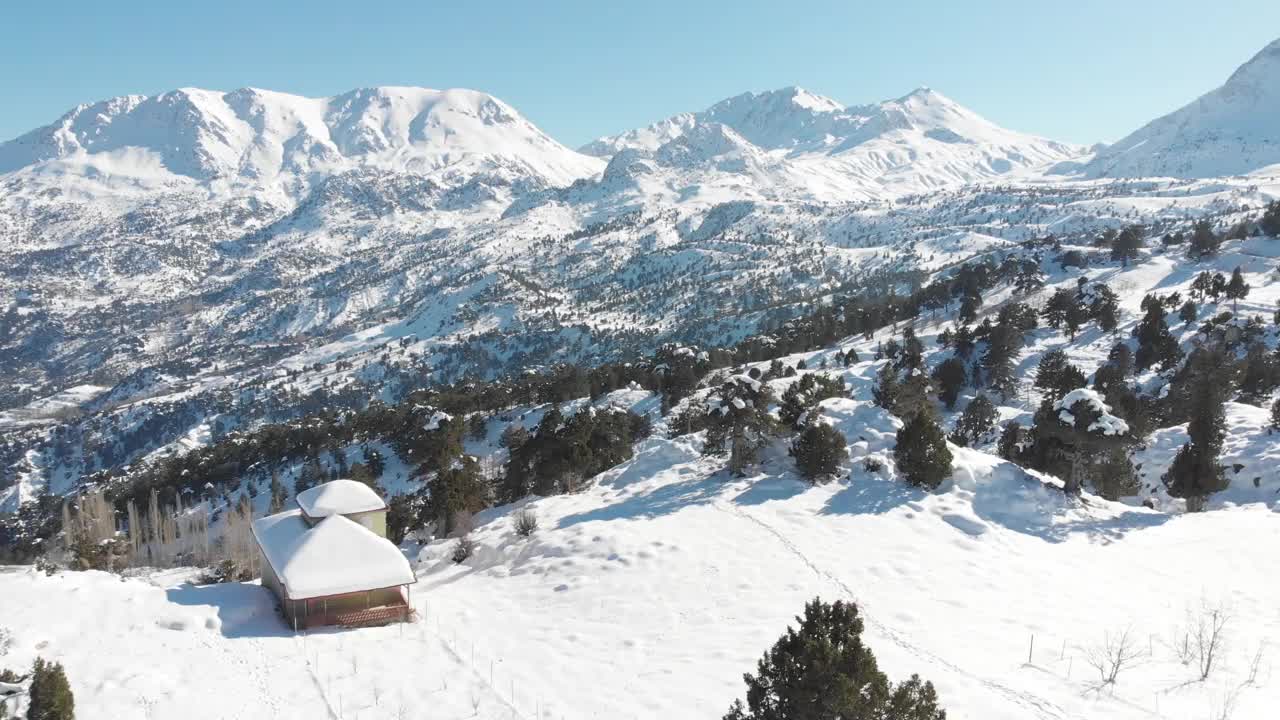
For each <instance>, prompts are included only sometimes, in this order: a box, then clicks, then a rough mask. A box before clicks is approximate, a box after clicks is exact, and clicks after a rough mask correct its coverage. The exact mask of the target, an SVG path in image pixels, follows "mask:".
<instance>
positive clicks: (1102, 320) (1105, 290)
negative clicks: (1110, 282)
mask: <svg viewBox="0 0 1280 720" xmlns="http://www.w3.org/2000/svg"><path fill="white" fill-rule="evenodd" d="M1092 293H1093V297H1092V299H1091V300H1090V302H1089V317H1091V318H1093V320H1094V321H1095V322H1097V323H1098V327H1099V328H1101V329H1102V331H1103V332H1108V333H1109V332H1115V329H1116V327H1117V326H1118V325H1119V324H1120V298H1119V296H1117V295H1116V293H1115V291H1114V290H1112V289H1111V288H1109V287H1107V286H1106V285H1102V284H1098V285H1095V286H1094V287H1093V288H1092Z"/></svg>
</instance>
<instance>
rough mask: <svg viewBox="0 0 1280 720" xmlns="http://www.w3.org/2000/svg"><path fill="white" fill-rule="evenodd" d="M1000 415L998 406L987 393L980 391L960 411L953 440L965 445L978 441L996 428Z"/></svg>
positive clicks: (952, 435)
mask: <svg viewBox="0 0 1280 720" xmlns="http://www.w3.org/2000/svg"><path fill="white" fill-rule="evenodd" d="M999 417H1000V415H999V413H998V412H997V411H996V406H995V405H993V404H992V403H991V401H990V400H988V399H987V396H986V395H984V394H982V393H978V394H977V395H976V396H975V397H974V398H973V399H972V400H970V401H969V404H968V405H966V406H965V408H964V412H963V413H960V419H958V420H956V429H955V431H954V432H952V433H951V442H953V443H955V444H957V445H962V446H965V447H968V446H969V445H972V444H974V443H976V442H977V441H978V440H980V439H981V438H982V436H984V435H986V434H987V433H989V432H991V431H992V430H993V429H995V426H996V420H997V419H999Z"/></svg>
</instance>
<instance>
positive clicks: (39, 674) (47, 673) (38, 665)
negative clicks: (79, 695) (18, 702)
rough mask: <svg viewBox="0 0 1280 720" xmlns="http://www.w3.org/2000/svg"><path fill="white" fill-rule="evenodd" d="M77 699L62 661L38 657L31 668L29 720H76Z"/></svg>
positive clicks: (28, 704)
mask: <svg viewBox="0 0 1280 720" xmlns="http://www.w3.org/2000/svg"><path fill="white" fill-rule="evenodd" d="M75 716H76V701H75V697H74V696H73V695H72V694H71V684H70V683H68V682H67V674H66V671H64V670H63V669H62V664H61V663H46V662H45V661H44V660H43V659H42V658H36V662H35V665H34V666H33V667H32V669H31V688H30V689H29V691H28V698H27V720H75Z"/></svg>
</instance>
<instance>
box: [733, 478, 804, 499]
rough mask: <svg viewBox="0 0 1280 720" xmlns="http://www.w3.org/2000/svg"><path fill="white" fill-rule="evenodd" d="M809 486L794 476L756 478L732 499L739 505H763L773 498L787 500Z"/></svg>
mask: <svg viewBox="0 0 1280 720" xmlns="http://www.w3.org/2000/svg"><path fill="white" fill-rule="evenodd" d="M808 488H809V486H808V485H806V484H805V483H803V482H801V481H800V480H796V479H794V478H778V477H766V478H761V479H759V480H756V481H755V482H753V483H751V485H750V486H748V487H747V489H746V490H743V491H742V492H740V493H738V494H737V495H736V496H735V497H734V498H733V501H734V502H735V503H737V504H739V505H763V504H765V503H767V502H773V501H775V500H789V499H791V498H793V497H795V496H796V495H799V494H800V493H802V492H804V491H805V490H807V489H808Z"/></svg>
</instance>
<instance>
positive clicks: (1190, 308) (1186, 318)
mask: <svg viewBox="0 0 1280 720" xmlns="http://www.w3.org/2000/svg"><path fill="white" fill-rule="evenodd" d="M1198 316H1199V313H1198V311H1197V309H1196V304H1195V303H1194V302H1193V301H1191V300H1188V301H1186V302H1184V303H1182V308H1181V309H1179V310H1178V319H1179V320H1181V321H1182V323H1183V324H1184V325H1186V326H1188V327H1190V326H1191V324H1192V323H1194V322H1195V321H1196V318H1197V317H1198Z"/></svg>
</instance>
